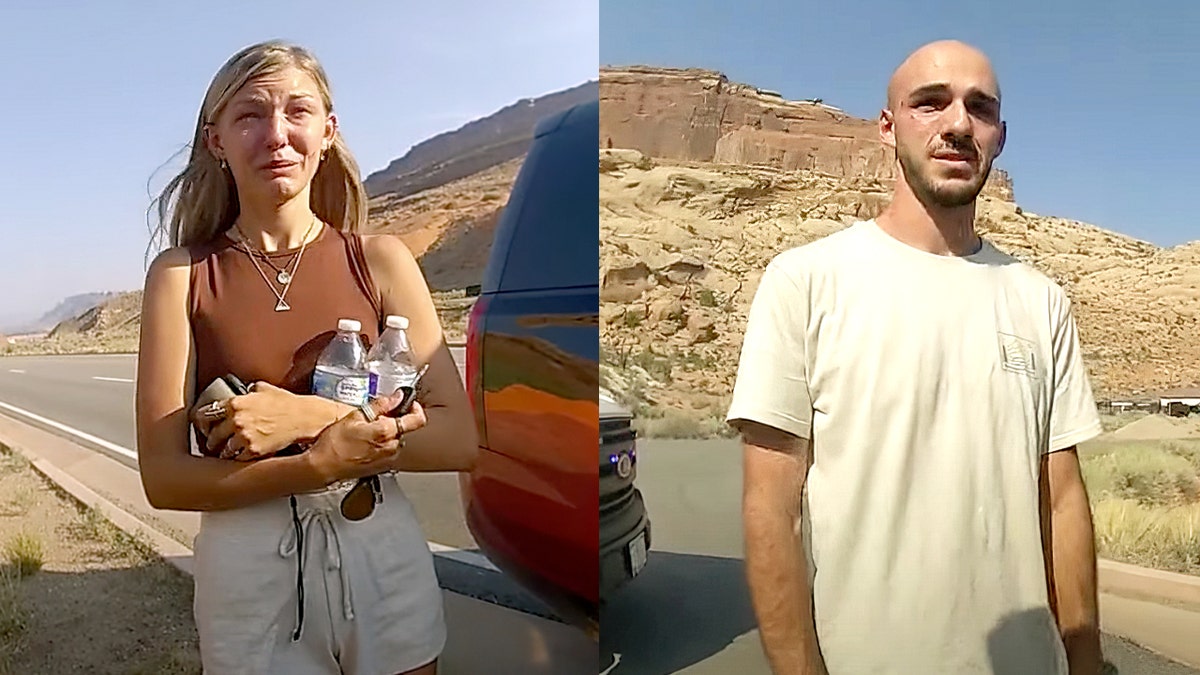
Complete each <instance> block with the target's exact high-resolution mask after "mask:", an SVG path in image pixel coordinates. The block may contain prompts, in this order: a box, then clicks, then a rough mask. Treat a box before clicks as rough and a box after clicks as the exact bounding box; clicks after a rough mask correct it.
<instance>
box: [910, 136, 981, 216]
mask: <svg viewBox="0 0 1200 675" xmlns="http://www.w3.org/2000/svg"><path fill="white" fill-rule="evenodd" d="M896 160H897V161H899V162H900V170H901V171H902V172H903V173H904V180H905V182H906V183H908V186H909V188H911V189H912V191H913V194H915V195H916V196H917V199H919V200H920V201H921V203H923V204H929V205H931V206H938V207H941V208H945V209H953V208H958V207H960V206H967V205H969V204H971V203H972V202H974V201H975V199H976V197H978V196H979V193H980V192H982V191H983V186H984V184H985V183H987V179H988V176H989V175H990V174H991V173H992V162H991V160H989V161H988V163H987V165H985V166H984V167H983V171H982V172H980V174H979V175H978V176H976V178H975V180H974V181H972V182H970V183H966V184H960V185H956V186H942V187H940V188H939V187H938V186H936V185H934V184H933V181H932V180H930V179H929V176H928V174H922V173H921V161H920V160H915V161H909V160H908V159H906V154H905V153H904V152H902V151H901V150H900V145H899V144H897V145H896ZM926 167H928V169H929V171H930V172H932V170H933V166H932V160H930V164H927V165H926Z"/></svg>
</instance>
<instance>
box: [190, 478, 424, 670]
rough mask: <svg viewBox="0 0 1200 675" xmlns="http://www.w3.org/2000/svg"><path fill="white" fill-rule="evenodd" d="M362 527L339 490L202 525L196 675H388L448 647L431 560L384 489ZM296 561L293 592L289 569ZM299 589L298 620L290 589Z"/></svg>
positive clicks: (414, 527) (407, 511)
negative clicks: (343, 507) (199, 669)
mask: <svg viewBox="0 0 1200 675" xmlns="http://www.w3.org/2000/svg"><path fill="white" fill-rule="evenodd" d="M380 483H381V485H382V487H383V501H382V503H379V504H376V506H375V511H374V512H373V513H372V514H371V515H370V516H368V517H367V518H366V519H364V520H361V521H348V520H346V519H345V518H344V517H342V514H341V512H340V511H339V505H340V503H341V499H342V497H343V496H344V495H345V493H346V492H347V491H348V488H347V489H341V490H334V491H328V492H323V493H317V494H300V495H296V497H295V499H296V515H297V516H298V519H299V525H300V527H299V530H300V532H299V535H301V536H298V533H297V528H296V524H295V521H294V520H293V516H292V508H291V504H290V502H289V500H288V499H286V498H284V499H277V500H271V501H269V502H265V503H262V504H257V505H255V506H251V507H247V508H241V509H233V510H227V511H209V512H205V513H203V514H202V516H201V524H200V532H199V534H198V535H197V536H196V540H195V546H194V552H195V557H194V560H195V565H194V575H195V588H196V591H195V603H194V610H195V618H196V630H197V632H198V633H199V637H200V657H201V661H202V663H203V664H204V673H205V675H276V674H279V675H283V674H287V675H332V674H339V673H344V674H345V675H394V674H395V673H400V672H403V671H406V670H412V669H414V668H418V667H420V666H423V665H425V664H427V663H429V662H431V661H433V660H434V659H436V658H437V657H438V656H439V655H440V654H441V652H442V648H443V647H444V645H445V640H446V627H445V620H444V613H443V606H442V593H441V589H440V588H439V587H438V581H437V576H436V574H435V573H434V568H433V556H432V554H431V553H430V551H429V547H428V545H427V544H426V542H425V536H424V534H423V533H422V531H421V528H420V525H419V524H418V523H417V520H416V517H415V515H414V513H413V509H412V504H411V503H410V502H409V501H408V498H407V497H406V496H405V495H404V492H403V491H402V490H401V489H400V486H399V484H398V483H397V482H396V481H395V479H394V478H390V477H386V476H381V477H380ZM299 561H303V584H298V578H297V563H298V562H299ZM301 586H302V590H303V600H304V602H303V615H302V616H301V614H300V611H299V610H300V608H301V606H300V596H301V593H300V590H301Z"/></svg>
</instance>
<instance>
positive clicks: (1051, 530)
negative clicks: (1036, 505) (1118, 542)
mask: <svg viewBox="0 0 1200 675" xmlns="http://www.w3.org/2000/svg"><path fill="white" fill-rule="evenodd" d="M1039 492H1040V497H1041V513H1042V550H1043V554H1044V556H1045V559H1046V572H1047V574H1046V577H1047V581H1048V585H1049V592H1050V606H1051V608H1052V609H1053V610H1054V615H1055V618H1056V619H1057V621H1058V629H1059V632H1060V633H1061V634H1062V639H1063V644H1064V646H1065V647H1066V650H1067V660H1068V661H1069V663H1070V668H1071V675H1084V674H1086V675H1095V674H1096V673H1099V672H1100V668H1101V666H1102V665H1103V658H1102V655H1101V651H1100V616H1099V609H1098V604H1099V603H1098V600H1097V589H1096V544H1095V541H1096V540H1095V534H1094V530H1093V527H1092V512H1091V507H1090V506H1089V505H1088V496H1087V488H1086V487H1085V486H1084V483H1083V475H1082V474H1081V473H1080V470H1079V456H1078V454H1077V452H1076V449H1075V447H1074V446H1072V447H1070V448H1067V449H1065V450H1059V451H1057V452H1051V453H1048V454H1046V455H1043V456H1042V465H1041V480H1040V490H1039Z"/></svg>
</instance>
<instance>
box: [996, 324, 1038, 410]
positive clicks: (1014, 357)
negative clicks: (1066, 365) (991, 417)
mask: <svg viewBox="0 0 1200 675" xmlns="http://www.w3.org/2000/svg"><path fill="white" fill-rule="evenodd" d="M994 358H995V363H994V366H993V367H992V368H991V380H992V382H991V384H992V385H993V386H994V387H996V388H997V389H998V391H997V394H1000V395H1001V396H1003V397H1005V398H1008V397H1015V400H1013V403H1016V402H1018V401H1021V402H1025V403H1028V404H1032V405H1033V407H1034V409H1035V410H1038V411H1040V410H1042V409H1043V408H1044V406H1045V402H1046V400H1047V394H1048V388H1049V379H1050V373H1051V372H1052V369H1051V363H1050V354H1049V352H1048V351H1046V350H1044V349H1042V348H1040V347H1039V345H1038V343H1037V342H1035V341H1033V340H1031V339H1029V338H1027V337H1022V336H1020V335H1017V334H1015V333H1013V332H1008V331H1003V330H1002V331H997V332H996V350H995V357H994Z"/></svg>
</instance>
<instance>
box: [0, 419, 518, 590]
mask: <svg viewBox="0 0 1200 675" xmlns="http://www.w3.org/2000/svg"><path fill="white" fill-rule="evenodd" d="M0 409H3V410H8V411H10V412H15V413H17V414H18V415H21V416H23V417H27V418H29V419H31V420H34V421H36V422H41V423H42V424H45V425H48V426H51V427H54V428H55V429H58V430H59V431H63V432H66V433H67V434H70V435H72V436H75V437H76V438H81V439H83V440H85V441H88V442H89V443H95V444H96V445H99V446H100V447H102V448H106V449H108V450H112V451H113V452H115V453H117V454H118V455H124V456H125V457H128V458H130V459H132V460H134V461H135V462H136V461H137V453H136V452H134V451H133V450H130V449H129V448H125V447H121V446H119V445H117V444H116V443H110V442H108V441H106V440H104V439H103V438H98V437H96V436H93V435H91V434H89V433H87V432H86V431H80V430H78V429H76V428H74V427H69V426H67V425H65V424H63V423H62V422H55V421H54V420H52V419H49V418H46V417H42V416H41V415H38V414H37V413H32V412H29V411H28V410H25V409H23V408H18V407H17V406H15V405H12V404H9V403H5V402H4V401H0ZM426 543H427V544H428V545H429V550H430V551H431V552H433V553H436V554H439V555H441V556H442V557H445V558H450V559H452V560H457V561H458V562H461V563H466V564H468V565H474V566H475V567H482V568H484V569H488V570H491V571H493V572H499V571H500V570H498V569H497V568H496V567H495V566H494V565H492V563H491V561H490V560H488V559H487V558H486V557H484V556H483V555H482V554H480V553H475V552H473V551H466V550H463V549H461V548H454V547H453V546H446V545H444V544H439V543H437V542H434V541H427V542H426Z"/></svg>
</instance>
